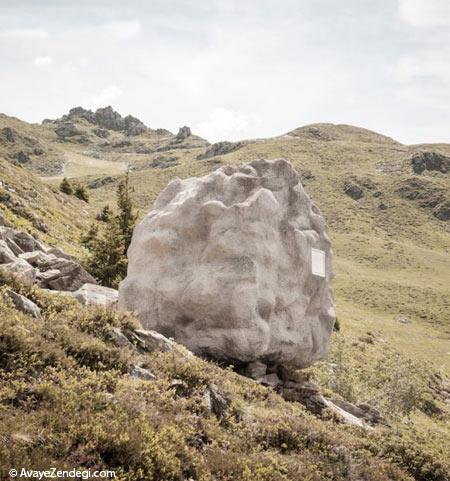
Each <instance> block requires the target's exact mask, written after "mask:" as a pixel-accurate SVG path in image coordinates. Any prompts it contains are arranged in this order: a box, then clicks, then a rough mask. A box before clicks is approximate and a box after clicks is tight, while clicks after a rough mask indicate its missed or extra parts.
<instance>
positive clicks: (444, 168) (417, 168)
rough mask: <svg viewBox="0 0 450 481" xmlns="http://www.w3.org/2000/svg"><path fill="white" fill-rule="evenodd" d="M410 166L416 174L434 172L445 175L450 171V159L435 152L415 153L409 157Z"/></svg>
mask: <svg viewBox="0 0 450 481" xmlns="http://www.w3.org/2000/svg"><path fill="white" fill-rule="evenodd" d="M411 165H412V168H413V171H414V172H415V173H416V174H421V173H423V172H424V171H425V170H434V171H438V172H442V173H443V174H446V173H447V172H449V171H450V157H446V156H445V155H442V154H438V153H436V152H416V153H415V154H414V155H413V156H412V157H411Z"/></svg>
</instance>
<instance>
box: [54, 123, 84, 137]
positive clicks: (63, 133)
mask: <svg viewBox="0 0 450 481" xmlns="http://www.w3.org/2000/svg"><path fill="white" fill-rule="evenodd" d="M55 133H56V135H57V136H58V137H59V138H60V139H63V140H64V139H66V138H67V137H73V136H74V135H78V134H79V133H80V132H79V131H78V129H77V128H76V126H75V124H74V123H73V122H61V123H60V124H59V125H58V127H57V128H56V129H55Z"/></svg>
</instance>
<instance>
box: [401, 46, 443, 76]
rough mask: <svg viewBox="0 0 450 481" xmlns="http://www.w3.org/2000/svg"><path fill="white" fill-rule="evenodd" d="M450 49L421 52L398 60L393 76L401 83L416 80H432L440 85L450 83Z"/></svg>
mask: <svg viewBox="0 0 450 481" xmlns="http://www.w3.org/2000/svg"><path fill="white" fill-rule="evenodd" d="M449 59H450V48H441V49H440V50H438V49H434V50H421V51H418V52H415V53H414V54H409V55H405V56H403V57H401V58H400V60H399V62H398V64H397V66H396V69H395V76H396V78H397V80H400V81H401V82H409V81H411V80H414V79H418V78H422V79H425V78H428V79H430V78H433V79H435V80H438V81H440V82H442V83H448V82H450V63H449Z"/></svg>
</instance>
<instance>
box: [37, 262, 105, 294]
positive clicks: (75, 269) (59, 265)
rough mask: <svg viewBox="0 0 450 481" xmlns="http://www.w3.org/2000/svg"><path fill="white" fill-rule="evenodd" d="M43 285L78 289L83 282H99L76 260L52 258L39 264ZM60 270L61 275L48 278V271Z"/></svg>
mask: <svg viewBox="0 0 450 481" xmlns="http://www.w3.org/2000/svg"><path fill="white" fill-rule="evenodd" d="M39 270H40V278H41V282H40V285H41V287H45V288H49V289H53V290H56V291H76V290H77V289H79V288H80V287H81V286H82V285H83V284H97V281H96V280H95V279H94V278H93V277H92V276H91V274H89V273H88V272H87V271H86V270H85V269H83V267H81V266H80V265H79V264H77V263H76V262H74V261H71V260H68V259H62V258H51V259H50V260H49V261H48V262H45V263H43V264H41V265H40V266H39ZM49 270H52V271H55V272H56V270H58V271H60V276H59V277H53V276H52V277H51V278H50V279H48V278H46V276H45V275H43V274H42V273H45V272H46V271H49Z"/></svg>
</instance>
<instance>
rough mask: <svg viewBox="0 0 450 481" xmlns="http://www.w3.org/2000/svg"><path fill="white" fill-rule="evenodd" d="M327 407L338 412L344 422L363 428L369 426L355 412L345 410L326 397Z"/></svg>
mask: <svg viewBox="0 0 450 481" xmlns="http://www.w3.org/2000/svg"><path fill="white" fill-rule="evenodd" d="M324 400H325V404H326V407H327V408H329V409H330V410H331V411H332V412H334V413H335V414H337V415H338V416H339V417H340V419H341V420H342V422H343V423H344V424H351V425H353V426H359V427H361V428H364V427H368V426H367V424H366V423H365V422H364V421H363V420H362V419H360V418H358V417H356V416H354V415H353V414H351V413H349V412H347V411H345V410H344V409H342V408H340V407H339V406H336V404H334V403H333V402H331V401H330V400H328V399H325V398H324Z"/></svg>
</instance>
